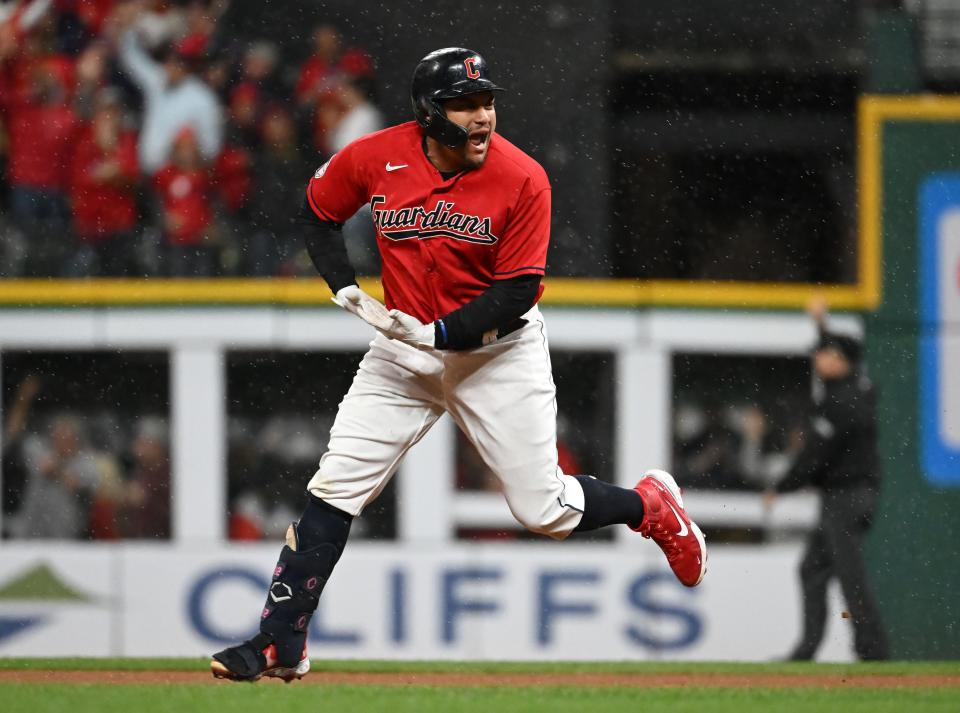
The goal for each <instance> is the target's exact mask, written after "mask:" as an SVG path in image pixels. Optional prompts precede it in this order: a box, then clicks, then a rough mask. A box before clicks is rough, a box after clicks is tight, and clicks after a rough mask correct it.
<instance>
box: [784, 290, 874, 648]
mask: <svg viewBox="0 0 960 713" xmlns="http://www.w3.org/2000/svg"><path fill="white" fill-rule="evenodd" d="M812 313H813V315H814V317H815V318H817V321H818V326H819V331H820V339H819V342H818V344H817V346H816V348H815V349H814V352H813V356H812V360H813V369H814V372H815V374H816V376H817V379H818V381H819V383H818V384H817V388H815V389H814V397H813V404H812V406H813V408H812V410H811V414H810V418H809V422H808V428H807V429H806V433H805V443H804V447H803V449H802V451H801V452H800V453H799V455H798V457H797V460H796V461H795V463H794V464H793V466H792V467H791V469H790V470H789V471H788V472H787V474H786V475H785V476H784V478H783V480H781V481H780V483H779V484H778V485H777V486H776V488H775V490H774V491H772V492H769V493H768V494H767V502H768V504H769V503H771V502H772V500H773V499H774V497H775V493H783V492H789V491H793V490H797V489H799V488H801V487H804V486H807V485H812V486H814V487H816V488H818V489H819V490H820V491H821V493H822V500H821V517H820V523H819V524H818V526H817V527H816V529H815V530H814V531H813V532H812V533H811V534H810V538H809V541H808V543H807V549H806V552H805V554H804V556H803V560H802V561H801V563H800V580H801V585H802V589H803V636H802V638H801V640H800V642H799V644H797V646H796V648H795V649H794V650H793V652H792V654H791V655H790V659H791V660H795V661H803V660H810V659H812V658H813V657H814V654H815V653H816V650H817V648H818V647H819V645H820V641H821V639H822V638H823V632H824V627H825V625H826V619H827V584H828V582H829V581H830V579H831V578H833V577H836V578H837V579H838V580H839V581H840V587H841V590H842V591H843V596H844V599H845V600H846V602H847V607H848V609H849V614H846V613H845V614H844V616H849V618H850V619H851V621H852V623H853V627H854V648H855V650H856V653H857V655H858V656H859V657H860V658H861V659H863V660H877V659H886V658H888V657H889V652H888V648H887V640H886V635H885V634H884V630H883V625H882V622H881V620H880V612H879V610H878V608H877V605H876V602H875V600H874V597H873V594H872V592H871V590H870V586H869V583H868V581H867V571H866V566H865V563H864V558H863V542H864V538H865V536H866V534H867V531H868V530H869V529H870V525H871V521H872V519H873V514H874V511H875V509H876V505H877V499H878V495H879V486H880V462H879V457H878V455H877V425H876V394H875V391H874V388H873V385H872V384H871V383H870V381H869V379H867V378H866V376H865V375H864V374H863V373H862V371H861V369H860V362H861V351H862V349H861V344H860V342H859V341H858V340H856V339H854V338H853V337H849V336H845V335H841V334H836V333H832V332H829V331H827V330H826V329H825V328H824V322H823V311H822V310H819V311H817V310H816V308H814V309H813V310H812Z"/></svg>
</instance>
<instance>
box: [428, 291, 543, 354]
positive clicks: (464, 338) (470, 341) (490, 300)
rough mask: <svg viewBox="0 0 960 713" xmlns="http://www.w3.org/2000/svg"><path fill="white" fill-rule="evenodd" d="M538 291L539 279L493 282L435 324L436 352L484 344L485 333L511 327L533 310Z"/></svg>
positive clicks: (470, 347)
mask: <svg viewBox="0 0 960 713" xmlns="http://www.w3.org/2000/svg"><path fill="white" fill-rule="evenodd" d="M539 287H540V275H520V276H519V277H511V278H510V279H508V280H496V281H494V283H493V284H492V285H490V287H488V288H487V289H486V290H484V291H483V292H481V293H480V294H479V295H478V296H477V297H475V298H474V299H472V300H471V301H470V302H467V304H465V305H463V306H462V307H460V308H458V309H456V310H454V311H453V312H451V313H450V314H448V315H446V316H445V317H443V318H442V319H438V320H437V321H436V322H434V341H435V344H436V347H437V349H473V348H475V347H479V346H481V345H482V344H483V335H484V333H486V332H489V331H491V330H493V329H504V328H508V329H509V328H511V327H513V326H514V324H513V323H515V322H516V321H517V320H518V319H519V318H520V316H521V315H522V314H523V313H524V312H526V311H527V310H529V309H530V308H531V307H533V304H534V302H535V301H536V299H537V291H538V288H539ZM516 326H519V325H516Z"/></svg>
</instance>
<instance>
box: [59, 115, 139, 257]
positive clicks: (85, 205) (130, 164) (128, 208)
mask: <svg viewBox="0 0 960 713" xmlns="http://www.w3.org/2000/svg"><path fill="white" fill-rule="evenodd" d="M105 161H115V162H117V164H118V165H119V167H120V176H121V177H122V178H123V179H125V183H124V184H121V185H117V184H116V183H107V182H101V181H98V180H97V179H96V177H95V173H96V171H97V169H98V168H99V167H100V165H101V164H102V163H103V162H105ZM72 168H73V176H72V181H71V190H70V202H71V206H72V208H73V224H74V228H75V229H76V231H77V233H78V234H79V235H80V237H81V238H83V239H84V240H91V241H95V240H97V239H99V238H103V237H105V236H108V235H113V234H115V233H120V232H123V231H126V230H132V229H133V228H134V227H135V226H136V224H137V191H136V187H135V184H136V181H137V179H138V178H139V175H140V174H139V172H138V168H137V136H136V134H134V133H133V132H132V131H126V132H123V133H122V134H121V135H120V141H119V142H118V144H117V146H116V148H115V149H113V151H111V152H110V153H107V152H105V151H104V150H103V149H102V148H101V147H100V145H99V144H98V143H97V141H96V139H95V138H94V137H93V130H92V128H91V127H89V126H88V127H87V128H86V130H85V131H84V132H83V135H82V136H81V138H80V140H79V141H78V142H77V147H76V150H75V152H74V155H73V166H72Z"/></svg>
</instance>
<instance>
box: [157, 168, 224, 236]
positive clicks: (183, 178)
mask: <svg viewBox="0 0 960 713" xmlns="http://www.w3.org/2000/svg"><path fill="white" fill-rule="evenodd" d="M154 182H155V183H156V186H157V188H158V189H159V191H160V199H161V200H162V201H163V213H164V223H165V225H166V233H167V240H168V241H169V242H170V243H171V244H173V245H181V246H182V245H199V244H200V243H202V242H203V239H204V237H205V235H206V231H207V228H209V227H210V223H211V222H213V215H212V214H211V212H210V199H209V194H210V178H209V176H208V175H207V172H206V171H204V170H203V169H199V168H198V169H195V170H192V171H185V170H182V169H179V168H177V167H176V166H173V165H169V164H168V165H167V166H166V167H165V168H163V169H161V171H160V172H159V173H158V174H157V175H156V177H155V178H154Z"/></svg>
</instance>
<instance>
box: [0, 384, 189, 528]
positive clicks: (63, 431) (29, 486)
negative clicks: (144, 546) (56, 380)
mask: <svg viewBox="0 0 960 713" xmlns="http://www.w3.org/2000/svg"><path fill="white" fill-rule="evenodd" d="M42 388H43V379H42V378H41V377H39V376H37V375H30V376H28V377H27V378H26V379H24V380H23V381H22V382H21V383H20V384H19V385H18V388H17V391H16V394H15V396H14V398H13V401H12V403H11V404H10V407H9V409H8V411H7V414H6V416H5V419H4V424H3V436H2V438H3V463H2V468H3V496H4V497H3V519H2V522H3V536H4V537H12V538H19V539H90V540H118V539H121V538H160V539H166V538H168V537H169V536H170V454H169V444H168V427H167V423H166V420H165V419H163V418H162V417H160V416H155V415H142V416H140V417H138V418H137V419H135V420H134V421H133V423H132V424H130V425H127V424H126V423H125V422H124V421H123V420H121V419H120V418H119V416H118V414H117V413H116V412H115V411H111V410H108V409H105V410H101V411H94V412H88V413H77V412H70V411H63V410H54V411H51V412H46V413H37V409H36V408H35V405H36V400H37V396H38V394H39V393H40V391H41V390H42Z"/></svg>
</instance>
